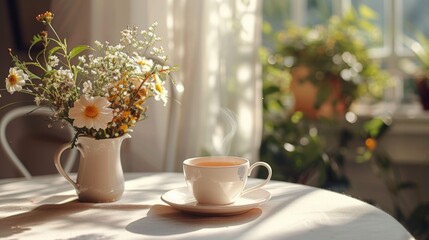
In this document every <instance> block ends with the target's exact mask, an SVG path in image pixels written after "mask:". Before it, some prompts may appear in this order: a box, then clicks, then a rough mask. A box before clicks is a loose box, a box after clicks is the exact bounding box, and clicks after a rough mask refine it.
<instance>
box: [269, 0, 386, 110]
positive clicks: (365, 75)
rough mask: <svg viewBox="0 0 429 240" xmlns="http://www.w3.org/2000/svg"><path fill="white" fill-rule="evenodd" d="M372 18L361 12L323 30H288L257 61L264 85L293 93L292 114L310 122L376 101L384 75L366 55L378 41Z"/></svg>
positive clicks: (372, 14) (332, 22) (331, 21)
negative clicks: (362, 99)
mask: <svg viewBox="0 0 429 240" xmlns="http://www.w3.org/2000/svg"><path fill="white" fill-rule="evenodd" d="M375 18H376V13H375V12H374V11H372V10H371V9H370V8H368V7H366V6H361V7H360V8H359V12H357V11H355V10H354V9H351V10H350V11H348V12H347V13H346V14H345V15H344V16H342V17H339V16H332V17H331V18H330V19H329V22H328V24H327V25H318V26H314V27H311V28H310V27H301V26H297V25H294V24H292V23H289V24H287V26H286V29H285V30H283V31H280V32H277V33H275V34H273V36H274V37H275V38H274V41H275V43H276V46H275V49H274V50H273V51H271V52H270V51H268V50H265V53H264V54H265V56H264V55H263V56H262V57H263V59H262V61H263V65H264V73H263V74H264V81H269V83H268V84H271V85H278V84H281V85H283V86H287V87H282V90H284V93H285V94H290V93H291V92H292V93H293V94H292V95H293V96H294V102H295V103H294V107H293V110H294V111H302V112H303V113H304V114H305V115H306V116H308V117H311V118H320V117H333V116H335V115H342V114H343V113H345V112H346V111H347V109H348V108H349V107H350V105H351V104H352V102H353V101H354V100H355V99H356V98H358V97H361V96H371V97H375V98H380V97H381V96H382V94H383V90H384V88H385V87H386V84H387V83H388V75H387V74H386V73H385V72H383V71H382V70H381V68H380V66H379V64H377V63H376V62H375V61H374V60H373V59H371V58H370V56H369V54H368V51H367V50H368V47H369V45H370V43H371V42H373V41H375V40H377V39H379V35H380V34H379V30H378V29H377V27H376V26H375V25H373V24H372V23H371V21H372V20H373V19H375ZM264 57H265V59H264Z"/></svg>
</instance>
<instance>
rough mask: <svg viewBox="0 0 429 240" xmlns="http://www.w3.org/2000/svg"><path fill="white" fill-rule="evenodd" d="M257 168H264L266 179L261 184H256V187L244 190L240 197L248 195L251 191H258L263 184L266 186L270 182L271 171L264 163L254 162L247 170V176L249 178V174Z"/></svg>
mask: <svg viewBox="0 0 429 240" xmlns="http://www.w3.org/2000/svg"><path fill="white" fill-rule="evenodd" d="M257 166H263V167H265V168H266V169H267V170H268V176H267V178H266V179H265V180H264V181H263V182H262V183H260V184H257V185H256V186H252V187H249V188H247V189H244V191H243V192H242V193H241V195H244V194H246V193H249V192H251V191H254V190H256V189H259V188H261V187H263V186H265V184H267V183H268V182H269V181H270V179H271V175H272V174H273V173H272V172H273V171H272V170H271V167H270V165H268V163H265V162H255V163H254V164H252V166H250V168H249V173H248V176H250V174H251V173H252V170H253V169H254V168H255V167H257Z"/></svg>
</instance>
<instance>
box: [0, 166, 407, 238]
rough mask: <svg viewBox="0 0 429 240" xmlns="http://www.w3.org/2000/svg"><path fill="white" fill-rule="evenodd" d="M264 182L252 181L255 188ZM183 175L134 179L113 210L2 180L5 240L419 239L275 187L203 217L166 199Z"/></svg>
mask: <svg viewBox="0 0 429 240" xmlns="http://www.w3.org/2000/svg"><path fill="white" fill-rule="evenodd" d="M258 181H260V180H259V179H250V180H249V182H250V184H252V183H253V184H254V183H256V182H258ZM183 186H185V182H184V177H183V175H182V174H180V173H129V174H126V183H125V189H126V190H125V192H124V195H123V197H122V199H121V200H120V201H117V202H113V203H81V202H78V201H77V200H76V194H75V192H74V190H73V189H72V187H71V185H69V183H68V182H66V180H65V179H63V178H62V177H61V176H59V175H52V176H51V175H50V176H40V177H34V178H32V179H30V180H25V179H3V180H0V238H7V239H169V240H171V239H187V240H189V239H204V240H207V239H270V240H272V239H318V240H320V239H347V240H351V239H365V240H370V239H377V240H379V239H389V240H394V239H398V240H405V239H414V238H413V237H412V236H411V235H410V234H409V233H408V231H407V230H406V229H405V228H404V227H403V226H402V225H401V224H400V223H398V222H397V221H396V220H395V219H394V218H393V217H391V216H390V215H388V214H387V213H385V212H383V211H381V210H379V209H377V208H375V207H373V206H371V205H369V204H366V203H364V202H362V201H359V200H357V199H354V198H351V197H348V196H345V195H342V194H338V193H334V192H331V191H327V190H323V189H319V188H314V187H308V186H304V185H299V184H293V183H286V182H279V181H271V182H270V183H269V184H268V185H266V186H265V187H264V189H265V190H267V191H269V192H270V193H271V199H270V200H269V201H268V202H265V203H264V204H263V205H261V206H259V207H258V208H254V209H252V210H250V211H248V212H246V213H243V214H239V215H234V216H196V215H190V214H187V213H184V212H181V211H178V210H176V209H174V208H172V207H170V206H169V205H168V204H166V203H164V202H163V201H162V200H161V199H160V197H161V196H162V195H163V194H164V193H165V192H167V191H169V190H171V189H176V188H180V187H183Z"/></svg>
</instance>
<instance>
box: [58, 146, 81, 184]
mask: <svg viewBox="0 0 429 240" xmlns="http://www.w3.org/2000/svg"><path fill="white" fill-rule="evenodd" d="M69 148H71V146H70V143H65V144H63V145H61V146H60V147H59V148H58V149H57V151H56V152H55V155H54V163H55V167H56V168H57V170H58V172H59V173H60V174H61V175H62V176H63V177H64V178H65V179H66V180H67V181H68V182H69V183H70V184H71V185H72V186H73V187H74V189H76V191H78V192H79V185H78V184H77V183H76V182H75V181H73V180H72V179H71V178H70V176H69V175H68V174H67V173H66V171H64V169H63V166H62V165H61V155H62V154H63V152H64V151H65V150H67V149H69ZM77 149H78V150H79V151H80V149H79V147H77Z"/></svg>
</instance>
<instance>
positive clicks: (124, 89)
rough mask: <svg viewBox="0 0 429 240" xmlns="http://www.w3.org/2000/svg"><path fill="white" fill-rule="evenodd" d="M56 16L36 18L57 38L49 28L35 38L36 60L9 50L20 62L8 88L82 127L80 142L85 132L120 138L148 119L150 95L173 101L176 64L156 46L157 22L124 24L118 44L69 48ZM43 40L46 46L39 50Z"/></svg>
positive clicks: (56, 118) (65, 121)
mask: <svg viewBox="0 0 429 240" xmlns="http://www.w3.org/2000/svg"><path fill="white" fill-rule="evenodd" d="M53 18H54V14H52V13H51V12H45V13H44V14H39V15H38V16H37V17H36V19H37V20H38V21H39V22H42V23H43V24H45V25H47V26H48V27H49V28H50V30H51V32H52V34H53V37H51V36H49V35H48V32H46V31H42V32H41V33H40V34H38V35H36V36H34V37H33V40H32V42H31V46H30V48H29V50H28V56H29V59H30V61H21V60H20V59H19V58H18V56H17V55H14V54H13V53H12V50H11V49H9V53H10V55H11V57H12V60H13V63H14V67H12V68H10V70H9V75H8V77H7V78H6V89H2V90H7V91H8V92H9V93H10V94H13V93H14V92H20V93H25V94H30V95H32V96H34V101H35V103H36V105H37V106H47V107H49V108H51V109H52V111H53V114H52V116H51V120H52V121H59V122H61V123H62V124H71V125H72V126H73V128H74V129H75V130H76V137H75V139H74V142H75V140H76V139H77V137H78V136H80V135H86V136H92V137H95V138H96V139H104V138H114V137H119V136H121V135H123V134H125V133H127V132H129V131H131V129H130V127H132V126H134V125H135V124H136V123H137V122H138V121H140V120H142V119H144V118H145V113H146V110H147V106H146V101H147V100H148V99H149V98H152V97H153V98H154V99H155V100H157V101H162V102H163V103H164V105H165V104H166V103H167V100H168V95H167V94H168V91H167V90H166V89H165V85H164V84H165V81H166V79H171V77H170V73H171V72H172V71H174V68H171V67H169V66H167V65H166V62H167V57H166V56H165V55H164V51H163V48H162V47H156V43H157V42H159V41H160V40H161V38H159V37H157V36H156V34H155V29H156V26H157V24H156V23H154V24H152V26H151V27H149V28H148V30H143V31H139V30H138V29H137V28H126V29H124V30H123V31H121V38H120V43H119V44H118V45H111V44H110V43H108V42H105V43H100V42H98V41H96V42H95V47H94V48H92V47H90V46H86V45H79V46H76V47H74V48H72V49H70V50H69V48H68V45H67V41H66V39H64V40H62V39H61V38H60V37H59V36H58V34H57V33H56V31H55V29H54V27H53V26H52V20H53ZM40 44H41V45H42V50H41V51H40V52H37V53H33V51H34V50H32V49H34V46H36V45H40ZM84 52H85V53H86V52H91V53H92V52H95V54H88V55H83V53H84ZM5 106H6V105H5ZM5 106H2V107H0V109H1V108H3V107H5Z"/></svg>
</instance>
